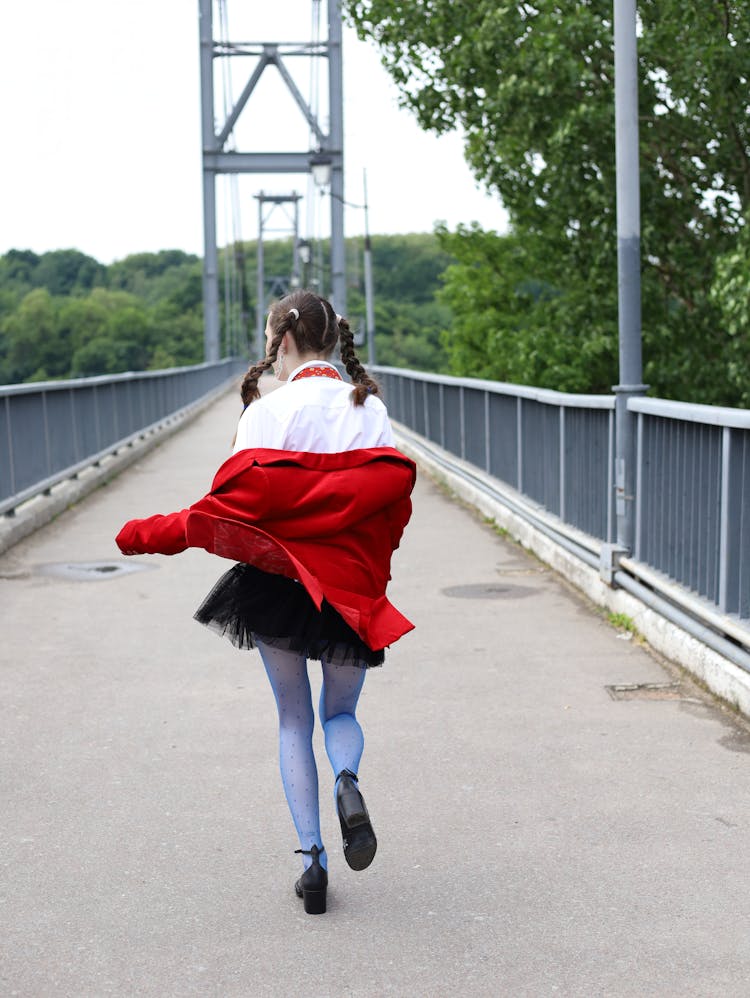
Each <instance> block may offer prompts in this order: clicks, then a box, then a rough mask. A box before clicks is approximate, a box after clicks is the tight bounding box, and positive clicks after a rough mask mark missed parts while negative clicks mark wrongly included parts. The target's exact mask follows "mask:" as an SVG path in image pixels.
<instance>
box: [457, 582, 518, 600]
mask: <svg viewBox="0 0 750 998" xmlns="http://www.w3.org/2000/svg"><path fill="white" fill-rule="evenodd" d="M441 592H442V593H443V595H444V596H456V597H458V598H459V599H504V598H505V599H508V598H512V599H516V598H521V597H523V596H531V595H532V593H535V592H537V590H536V589H533V588H531V587H530V586H504V585H502V584H501V583H500V582H477V583H473V584H471V585H466V586H448V588H447V589H441Z"/></svg>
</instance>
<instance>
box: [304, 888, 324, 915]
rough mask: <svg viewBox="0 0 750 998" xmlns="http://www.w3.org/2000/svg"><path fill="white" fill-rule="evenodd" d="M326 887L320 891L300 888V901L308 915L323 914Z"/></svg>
mask: <svg viewBox="0 0 750 998" xmlns="http://www.w3.org/2000/svg"><path fill="white" fill-rule="evenodd" d="M326 893H327V892H326V888H325V887H324V888H323V890H322V891H306V890H305V889H304V887H303V888H302V903H303V904H304V906H305V912H306V913H307V914H308V915H325V911H326Z"/></svg>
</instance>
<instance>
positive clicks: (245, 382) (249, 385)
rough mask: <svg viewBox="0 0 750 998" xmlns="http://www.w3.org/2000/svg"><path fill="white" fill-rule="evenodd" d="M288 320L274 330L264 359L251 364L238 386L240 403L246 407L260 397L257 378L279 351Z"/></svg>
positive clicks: (288, 324) (269, 365)
mask: <svg viewBox="0 0 750 998" xmlns="http://www.w3.org/2000/svg"><path fill="white" fill-rule="evenodd" d="M290 325H291V324H290V323H289V322H283V323H282V324H281V326H280V327H279V329H277V330H276V332H275V334H274V337H273V339H272V340H271V342H270V344H269V345H268V351H267V353H266V358H265V360H261V361H260V362H259V363H258V364H253V366H252V367H251V368H250V370H249V371H248V372H247V374H246V375H245V377H244V378H243V379H242V385H241V387H240V394H241V395H242V404H243V405H244V406H245V407H246V408H247V406H249V405H250V403H251V402H254V401H255V399H257V398H260V392H259V390H258V379H259V378H260V376H261V374H263V373H264V372H265V371H268V370H269V368H270V367H271V365H272V364H273V362H274V361H275V360H276V356H277V354H278V352H279V347H280V346H281V341H282V339H283V338H284V333H285V332H286V331H287V330H288V329H289V328H290Z"/></svg>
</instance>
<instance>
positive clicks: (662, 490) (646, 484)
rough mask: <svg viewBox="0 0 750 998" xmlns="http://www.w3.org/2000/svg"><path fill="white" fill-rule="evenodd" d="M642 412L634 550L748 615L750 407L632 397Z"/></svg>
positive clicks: (724, 606)
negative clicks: (736, 407) (726, 407)
mask: <svg viewBox="0 0 750 998" xmlns="http://www.w3.org/2000/svg"><path fill="white" fill-rule="evenodd" d="M628 407H629V408H630V409H631V410H632V411H634V412H636V413H637V414H638V430H637V454H638V464H637V470H636V475H637V488H636V519H635V548H634V551H633V556H634V558H635V560H636V561H640V562H643V563H644V564H646V565H651V566H653V567H654V568H656V569H658V570H659V571H661V572H664V574H666V575H668V576H669V577H670V578H672V579H675V580H676V581H677V582H679V583H681V584H682V585H684V586H686V587H687V588H689V589H691V590H693V591H694V592H696V593H698V594H699V595H700V596H703V597H705V598H706V599H707V600H709V601H710V602H711V603H713V604H715V605H716V607H717V608H718V609H719V611H720V612H721V613H726V614H736V615H737V616H738V617H739V618H741V619H745V620H747V619H750V412H747V411H744V410H742V409H725V408H721V407H720V406H708V405H688V404H686V403H684V402H668V401H665V400H664V399H646V398H637V399H631V401H630V402H629V405H628Z"/></svg>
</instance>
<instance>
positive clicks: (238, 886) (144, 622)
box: [0, 397, 750, 998]
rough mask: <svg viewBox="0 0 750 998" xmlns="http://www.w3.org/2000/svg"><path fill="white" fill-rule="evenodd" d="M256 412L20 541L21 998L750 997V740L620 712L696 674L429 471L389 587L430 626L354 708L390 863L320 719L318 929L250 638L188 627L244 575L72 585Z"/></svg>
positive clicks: (11, 911) (13, 638) (161, 451)
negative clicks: (500, 531)
mask: <svg viewBox="0 0 750 998" xmlns="http://www.w3.org/2000/svg"><path fill="white" fill-rule="evenodd" d="M236 415H237V407H236V401H235V399H234V398H232V397H228V398H224V399H221V400H220V401H219V402H218V403H216V404H215V405H214V406H212V407H211V408H210V409H209V410H207V411H206V412H204V413H203V414H202V415H201V416H200V417H198V418H197V419H196V420H195V421H194V422H193V423H192V424H191V425H190V426H188V427H187V428H186V429H184V430H183V431H181V432H180V433H178V434H176V435H175V436H174V437H172V438H170V439H169V440H167V441H166V442H164V443H163V444H162V445H161V446H159V447H157V448H156V449H155V450H153V451H152V452H151V453H150V454H148V455H147V456H145V457H144V458H143V459H142V460H141V461H140V462H138V463H137V464H136V465H134V466H133V467H132V468H131V469H130V470H128V471H127V472H125V473H124V474H123V475H121V476H120V477H118V478H117V479H115V480H113V481H111V482H110V483H109V484H108V485H106V486H105V487H102V488H101V489H99V490H98V491H97V492H95V493H94V494H93V495H91V496H90V497H89V498H87V499H86V500H85V501H83V502H82V503H80V504H79V505H78V506H76V507H75V508H73V509H71V510H69V511H68V512H67V513H65V514H63V515H62V516H60V517H59V518H58V519H57V520H56V521H55V522H53V523H52V524H50V525H49V526H47V527H45V528H44V529H41V530H39V531H38V532H37V533H36V534H34V535H33V536H32V537H30V538H28V539H27V540H25V541H23V542H21V543H20V544H18V545H17V546H16V547H14V548H13V549H11V550H10V551H9V552H8V553H7V554H6V555H5V556H4V557H2V559H0V606H1V607H2V643H1V644H0V712H1V714H2V717H1V719H0V781H1V782H2V788H3V790H2V799H3V807H2V808H0V850H1V851H0V855H2V874H1V875H0V992H2V994H4V995H21V996H29V998H45V996H68V995H70V996H77V998H79V996H102V995H117V996H125V995H128V996H130V995H138V996H159V998H164V996H172V995H174V996H180V998H185V996H192V995H196V996H203V995H211V996H253V998H257V996H285V998H286V996H296V995H299V996H302V995H304V996H307V998H339V996H340V998H344V996H346V998H370V996H372V998H375V996H378V998H379V996H383V995H397V996H409V998H413V996H431V998H435V996H448V995H459V996H462V998H463V996H485V995H487V996H490V995H491V996H506V995H507V996H537V995H539V996H542V995H553V994H554V995H570V996H579V995H580V996H592V995H607V996H636V995H637V996H643V995H658V996H671V995H675V996H677V995H679V996H681V998H685V996H693V995H694V996H717V995H721V996H734V995H737V996H741V995H742V996H746V995H747V994H748V993H750V935H749V934H748V932H747V924H748V921H749V920H750V892H748V890H747V884H748V883H749V882H750V850H748V849H747V848H746V845H747V840H748V828H749V826H750V737H748V733H747V730H746V728H745V727H743V725H742V723H741V722H739V721H737V720H735V719H734V717H733V716H732V715H731V714H729V713H728V712H726V711H724V710H722V709H721V708H720V707H718V706H717V705H715V704H713V703H712V702H710V701H708V700H706V699H704V698H703V696H702V694H701V693H700V692H699V691H698V690H696V689H695V687H693V686H691V685H690V684H689V682H688V681H687V680H683V681H682V685H681V686H680V687H679V688H675V689H672V690H670V691H669V694H670V696H671V697H672V699H656V698H644V697H643V696H642V695H641V696H640V697H639V698H636V699H613V698H612V696H611V695H610V693H609V692H608V690H607V689H606V687H607V686H609V685H617V684H644V683H646V684H663V683H669V682H672V681H674V680H675V679H679V678H680V677H679V676H677V675H676V674H675V673H674V672H673V670H671V668H670V667H669V666H666V665H663V664H661V663H660V662H658V661H657V660H656V659H655V658H654V657H653V656H652V655H651V654H650V653H649V651H648V650H647V649H646V648H644V647H641V646H640V645H639V644H638V643H637V641H635V640H624V639H623V636H622V634H620V633H619V632H618V631H617V630H616V629H615V628H614V627H612V626H611V625H610V624H609V623H608V622H607V621H606V620H604V619H603V617H602V616H601V615H600V614H599V613H597V612H596V610H595V609H594V608H593V607H591V606H589V605H587V604H586V603H585V602H584V601H583V600H582V599H581V598H579V597H578V596H577V595H576V594H575V593H574V592H573V591H572V590H571V589H570V588H569V587H568V586H567V585H566V584H564V583H563V582H561V581H560V579H559V578H557V577H556V576H555V575H554V573H552V572H551V571H550V570H548V569H546V568H545V566H544V565H543V564H541V563H539V562H538V561H536V560H535V559H533V558H531V557H529V556H528V555H527V554H526V553H525V552H524V551H523V550H521V549H520V548H519V547H517V546H515V545H514V544H512V543H510V542H508V541H507V540H505V539H504V538H502V537H500V536H498V535H497V533H496V532H494V531H493V529H492V527H491V526H489V525H487V524H484V523H482V522H481V521H480V520H479V519H478V518H477V517H476V516H475V515H474V514H472V512H471V511H469V510H466V509H464V508H461V506H460V505H458V504H456V503H454V502H452V501H451V500H450V498H449V497H447V496H446V495H444V494H443V493H442V492H440V491H439V490H438V489H437V488H436V487H435V486H434V485H433V484H431V482H430V481H429V480H427V479H426V478H424V477H423V478H422V479H421V480H420V481H419V483H418V487H417V490H416V494H415V511H414V518H413V522H412V524H411V525H410V527H409V528H408V531H407V535H406V537H405V539H404V543H403V545H402V548H401V549H400V551H399V552H398V553H397V556H396V559H395V564H394V582H393V585H392V589H391V595H392V598H393V600H394V602H395V603H396V604H397V605H398V606H400V607H401V608H402V609H403V610H404V612H406V613H407V615H409V616H410V617H411V618H412V619H413V620H414V622H415V623H416V625H417V626H416V630H415V631H414V632H413V633H412V634H410V635H408V636H407V637H405V638H404V639H403V640H402V641H400V642H399V643H398V644H397V645H395V646H394V647H393V649H392V650H391V651H390V653H389V654H388V656H387V660H386V664H385V667H384V668H383V669H382V670H378V671H375V672H373V673H372V674H370V675H368V678H367V682H366V685H365V691H364V694H363V700H362V708H361V718H362V722H363V725H364V728H365V733H366V747H365V756H364V758H363V762H362V766H361V770H360V772H361V775H362V781H363V787H364V788H365V789H366V796H367V801H368V804H369V805H370V809H371V812H372V815H373V821H374V825H375V828H376V831H377V833H378V836H379V851H378V855H377V857H376V860H375V862H374V863H373V865H372V867H371V868H370V869H369V870H367V871H365V872H363V873H360V874H355V873H353V872H352V871H350V870H349V869H348V867H347V866H346V865H345V863H344V859H343V856H342V854H341V851H340V848H339V847H338V845H337V843H338V842H339V834H338V826H337V822H336V818H335V814H334V811H333V807H332V804H331V803H330V802H331V797H330V793H331V774H330V772H329V769H328V765H327V762H326V761H325V757H324V754H323V751H322V743H321V740H320V732H319V731H317V732H316V739H317V742H316V744H317V749H318V752H319V759H320V762H321V765H320V772H321V801H322V805H323V822H324V824H323V834H324V840H325V842H326V844H327V845H328V847H329V850H330V855H331V863H330V873H331V885H330V888H329V911H328V913H327V914H326V915H325V916H321V917H317V918H316V917H311V916H306V915H304V913H303V911H302V907H301V904H300V903H299V902H298V901H297V899H296V898H295V897H294V895H293V892H292V884H293V880H294V878H295V876H296V875H297V870H298V865H297V864H298V857H295V856H294V855H293V849H294V848H295V846H296V842H295V840H294V835H293V831H292V826H291V822H290V819H289V817H288V814H287V811H286V806H285V803H284V801H283V796H282V791H281V785H280V780H279V778H278V771H277V763H276V730H275V715H274V705H273V700H272V696H271V693H270V689H269V688H268V686H267V683H266V679H265V676H264V674H263V672H262V669H261V667H260V663H259V660H258V659H257V653H255V652H251V653H241V652H237V651H235V649H233V648H232V647H231V646H230V645H229V644H228V642H225V641H222V640H220V639H218V638H217V637H215V636H214V635H212V634H210V633H209V632H207V631H205V630H204V629H203V628H201V627H200V626H199V625H197V624H195V623H194V622H193V621H192V619H191V614H192V612H193V609H194V608H195V606H196V605H197V603H198V602H199V601H200V599H201V598H202V596H203V595H204V594H205V592H206V591H207V590H208V588H209V587H210V586H211V584H212V583H213V581H214V580H215V578H216V577H217V575H218V574H219V572H220V571H221V570H223V567H224V564H223V563H221V562H220V561H219V560H217V559H213V558H212V557H210V556H209V555H207V554H205V553H204V552H200V551H189V552H186V553H185V554H183V555H180V556H178V557H175V558H164V557H155V558H137V559H128V560H127V564H128V565H129V566H130V565H131V564H137V565H138V566H140V567H141V569H142V570H139V571H134V572H131V573H129V574H119V573H116V572H107V571H96V570H91V569H90V570H89V571H88V572H84V576H85V578H84V579H83V580H78V579H75V578H66V577H61V576H58V575H55V574H48V573H50V572H53V571H55V569H54V568H49V566H57V565H60V564H69V563H88V564H89V565H91V564H92V563H99V567H100V568H102V567H106V565H108V564H112V565H114V564H119V563H120V562H121V561H122V559H121V558H120V556H119V552H118V551H117V549H116V547H115V545H114V541H113V538H114V535H115V533H116V531H117V529H118V528H119V526H120V524H121V523H122V522H123V521H124V520H125V519H127V518H129V517H131V516H137V515H147V514H150V513H153V512H157V511H163V512H166V511H170V510H172V509H176V508H180V507H181V506H184V505H185V504H187V503H188V502H189V501H192V500H193V499H194V498H197V497H199V496H200V495H202V494H203V493H204V491H205V490H206V488H207V485H208V483H209V482H210V479H211V477H212V474H213V471H214V470H215V468H216V467H217V466H218V465H219V463H220V462H221V461H222V460H223V458H224V457H225V455H226V454H227V452H228V448H229V441H230V439H231V436H232V432H233V422H234V419H235V418H236ZM45 566H46V567H45ZM312 674H313V677H314V688H315V687H316V686H317V684H318V676H317V670H316V669H315V668H313V669H312ZM650 696H651V697H655V696H656V694H655V693H654V692H653V691H652V692H651V694H650ZM329 805H330V806H329Z"/></svg>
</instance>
